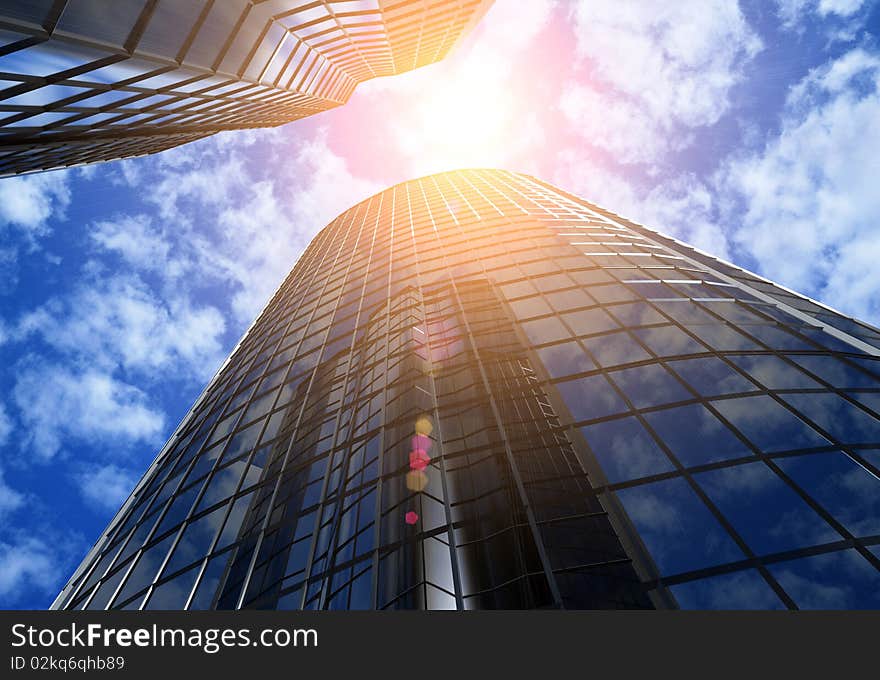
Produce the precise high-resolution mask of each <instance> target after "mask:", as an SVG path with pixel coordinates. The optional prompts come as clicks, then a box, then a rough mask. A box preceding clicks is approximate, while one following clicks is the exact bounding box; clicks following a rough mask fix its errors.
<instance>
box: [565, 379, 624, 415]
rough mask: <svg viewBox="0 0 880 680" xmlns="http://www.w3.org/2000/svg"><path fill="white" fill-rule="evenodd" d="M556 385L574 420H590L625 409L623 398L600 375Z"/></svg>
mask: <svg viewBox="0 0 880 680" xmlns="http://www.w3.org/2000/svg"><path fill="white" fill-rule="evenodd" d="M556 387H557V388H558V389H559V392H560V394H562V398H563V400H564V401H565V404H566V406H568V409H569V411H571V415H572V417H573V418H574V419H575V420H592V419H594V418H602V417H603V416H609V415H612V414H613V413H622V412H623V411H626V410H627V409H626V404H625V403H624V401H623V399H621V398H620V395H618V394H617V392H616V391H615V390H614V388H613V387H611V385H609V384H608V380H607V379H606V378H605V376H602V375H593V376H590V377H587V378H580V379H579V380H572V381H570V382H563V383H558V384H557V385H556Z"/></svg>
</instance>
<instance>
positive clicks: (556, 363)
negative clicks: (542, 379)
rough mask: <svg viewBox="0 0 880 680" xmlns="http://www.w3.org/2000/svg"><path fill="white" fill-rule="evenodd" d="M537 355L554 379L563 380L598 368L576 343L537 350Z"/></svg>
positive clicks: (566, 343)
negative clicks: (564, 377) (567, 376)
mask: <svg viewBox="0 0 880 680" xmlns="http://www.w3.org/2000/svg"><path fill="white" fill-rule="evenodd" d="M537 354H538V356H539V357H540V359H541V362H542V363H543V364H544V368H545V369H547V373H549V374H550V377H552V378H561V377H562V376H565V375H573V374H575V373H582V372H586V371H590V370H593V369H594V368H596V364H594V363H593V361H592V360H591V359H590V357H589V356H587V353H586V352H585V351H584V350H583V348H581V346H580V345H578V344H577V343H576V342H565V343H562V344H561V345H553V346H551V347H545V348H544V349H539V350H537Z"/></svg>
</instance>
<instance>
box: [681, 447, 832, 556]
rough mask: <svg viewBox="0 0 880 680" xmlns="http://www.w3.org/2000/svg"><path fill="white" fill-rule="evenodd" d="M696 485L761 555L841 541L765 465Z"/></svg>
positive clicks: (739, 468)
mask: <svg viewBox="0 0 880 680" xmlns="http://www.w3.org/2000/svg"><path fill="white" fill-rule="evenodd" d="M695 479H696V481H697V483H698V484H699V485H700V486H702V487H703V489H704V490H705V491H706V493H707V494H708V495H709V498H711V499H712V501H713V502H714V503H715V505H717V506H718V508H719V509H720V510H721V512H722V513H723V514H724V515H725V517H727V519H728V520H730V523H731V524H733V526H734V528H735V529H736V530H737V531H738V532H739V534H740V535H741V536H742V537H743V540H745V542H746V543H747V544H748V545H749V547H750V548H751V549H752V550H754V551H755V553H756V554H758V555H764V554H768V553H777V552H784V551H786V550H794V549H796V548H805V547H808V546H812V545H817V544H820V543H828V542H831V541H836V540H839V539H840V538H841V536H840V535H839V534H838V533H837V532H836V531H834V529H832V528H831V526H830V525H829V524H828V523H827V522H825V520H823V519H822V518H821V517H820V516H819V515H817V514H816V512H815V511H814V510H813V509H812V508H811V507H810V506H808V505H807V504H806V503H805V502H804V501H803V500H802V499H801V498H800V497H799V496H798V495H797V494H796V493H795V492H794V490H793V489H792V488H791V487H790V486H788V484H786V483H785V482H784V481H782V479H781V478H780V477H779V476H778V475H776V473H775V472H773V470H771V469H770V468H769V467H767V466H766V465H765V464H764V463H761V462H757V463H746V464H743V465H734V466H733V467H728V468H723V469H721V470H712V471H711V472H701V473H699V474H697V475H696V476H695Z"/></svg>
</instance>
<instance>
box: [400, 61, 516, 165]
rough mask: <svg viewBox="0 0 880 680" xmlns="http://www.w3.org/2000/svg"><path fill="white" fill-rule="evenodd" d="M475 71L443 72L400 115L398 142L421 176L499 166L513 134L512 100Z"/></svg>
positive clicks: (478, 70) (483, 75)
mask: <svg viewBox="0 0 880 680" xmlns="http://www.w3.org/2000/svg"><path fill="white" fill-rule="evenodd" d="M480 71H481V69H471V70H470V71H467V72H463V71H462V70H456V71H455V72H452V73H447V74H445V77H444V78H443V80H442V82H440V83H434V84H433V85H432V87H431V88H430V89H426V91H425V93H424V95H423V96H421V97H418V98H414V99H415V101H413V102H412V104H411V106H410V107H409V110H408V111H406V112H405V113H404V114H403V116H402V120H401V121H400V127H399V128H398V129H399V132H400V142H401V145H402V147H403V151H404V152H405V153H407V154H408V155H410V156H411V158H412V159H413V162H414V163H415V165H416V166H417V168H418V169H419V170H421V171H422V172H424V173H428V172H434V171H437V170H450V169H454V168H461V167H473V166H494V165H498V164H500V163H502V162H503V160H504V158H505V156H506V155H507V150H508V148H509V144H510V138H509V136H510V135H511V134H513V130H511V128H510V124H509V123H510V121H511V120H512V119H513V116H514V115H515V112H513V111H512V110H511V109H512V107H513V101H512V97H511V96H510V94H509V93H507V92H505V91H503V90H502V89H501V88H500V87H498V86H497V85H493V81H492V79H491V78H489V77H487V76H488V74H485V73H481V72H480Z"/></svg>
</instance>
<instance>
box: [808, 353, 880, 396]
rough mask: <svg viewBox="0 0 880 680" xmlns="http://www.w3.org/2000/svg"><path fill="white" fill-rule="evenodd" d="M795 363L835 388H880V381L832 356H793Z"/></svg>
mask: <svg viewBox="0 0 880 680" xmlns="http://www.w3.org/2000/svg"><path fill="white" fill-rule="evenodd" d="M791 358H792V359H793V360H794V361H796V362H797V363H799V364H800V365H801V366H803V367H804V368H806V369H807V370H808V371H810V372H811V373H815V374H816V375H817V376H819V377H820V378H821V379H822V380H824V381H825V382H827V383H829V384H831V385H832V386H833V387H843V388H853V387H856V388H858V387H868V388H871V387H874V388H876V387H880V381H878V380H877V379H876V378H874V377H872V376H870V375H868V374H867V373H863V372H862V371H859V370H858V369H856V368H853V367H852V366H848V365H847V364H845V363H844V362H843V361H841V360H840V359H837V358H836V357H830V356H818V355H817V356H810V355H804V356H793V357H791Z"/></svg>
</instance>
